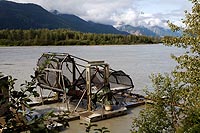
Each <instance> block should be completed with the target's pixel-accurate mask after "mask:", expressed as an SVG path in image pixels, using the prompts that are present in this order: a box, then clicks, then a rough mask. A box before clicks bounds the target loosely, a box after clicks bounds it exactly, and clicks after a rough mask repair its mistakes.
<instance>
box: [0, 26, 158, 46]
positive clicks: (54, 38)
mask: <svg viewBox="0 0 200 133" xmlns="http://www.w3.org/2000/svg"><path fill="white" fill-rule="evenodd" d="M159 41H160V40H159V39H158V38H154V37H146V36H135V35H116V34H92V33H81V32H75V31H70V30H65V29H57V30H48V29H38V30H32V29H30V30H0V46H33V45H38V46H43V45H104V44H106V45H111V44H138V43H149V44H152V43H159Z"/></svg>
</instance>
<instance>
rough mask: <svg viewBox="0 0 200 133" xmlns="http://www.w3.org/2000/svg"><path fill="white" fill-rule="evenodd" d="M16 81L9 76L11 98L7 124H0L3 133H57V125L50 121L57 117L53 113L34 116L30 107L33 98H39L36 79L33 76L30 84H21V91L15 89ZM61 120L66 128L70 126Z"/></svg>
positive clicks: (6, 117) (6, 119)
mask: <svg viewBox="0 0 200 133" xmlns="http://www.w3.org/2000/svg"><path fill="white" fill-rule="evenodd" d="M15 81H16V79H13V78H12V77H11V76H9V80H8V85H9V92H10V96H9V102H8V111H7V112H6V113H5V115H4V119H5V124H2V123H0V126H1V128H3V133H4V132H5V133H7V132H22V131H30V132H57V131H58V130H56V129H55V128H54V127H55V124H54V123H53V121H52V120H51V119H50V118H51V117H54V116H55V115H54V114H53V112H52V111H50V112H47V113H45V114H41V115H40V116H38V115H34V114H33V111H34V110H33V109H32V108H31V107H30V106H29V102H31V101H32V100H31V97H33V96H34V97H38V96H39V94H38V93H37V91H36V90H35V88H36V81H35V78H34V77H33V76H32V80H31V81H30V82H27V81H25V83H24V84H21V88H20V90H19V91H17V90H15V89H14V84H15ZM3 101H4V99H3V100H2V101H1V104H3V103H4V102H3ZM59 120H60V121H59V122H62V123H63V125H64V126H69V125H68V122H67V121H66V120H63V119H62V118H60V119H59ZM66 122H67V123H66ZM47 125H48V126H47Z"/></svg>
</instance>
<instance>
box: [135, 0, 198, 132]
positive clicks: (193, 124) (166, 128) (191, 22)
mask: <svg viewBox="0 0 200 133" xmlns="http://www.w3.org/2000/svg"><path fill="white" fill-rule="evenodd" d="M191 1H192V3H193V7H192V12H191V13H188V12H186V18H185V20H183V23H184V24H185V27H184V28H180V27H178V26H176V25H173V24H172V23H169V26H170V27H171V28H172V29H173V30H174V31H177V30H180V29H181V30H182V31H183V36H181V37H176V38H172V37H166V38H165V39H164V44H165V45H167V46H176V47H179V48H184V49H185V50H186V52H185V53H184V54H183V55H180V56H175V55H173V56H172V58H173V59H174V60H175V61H176V62H177V63H178V65H177V66H176V67H175V69H174V71H172V73H171V75H161V74H158V75H153V76H152V77H151V79H152V82H153V88H154V92H147V96H148V98H149V99H151V100H152V101H153V104H150V105H147V106H146V109H144V110H143V111H141V113H140V116H139V117H138V118H134V120H133V124H132V126H133V127H132V130H131V131H132V132H142V133H143V132H144V133H145V132H148V133H149V132H178V133H179V132H180V133H182V132H186V133H187V132H192V133H193V132H199V131H200V76H199V75H200V28H199V27H200V23H199V21H200V1H199V0H191Z"/></svg>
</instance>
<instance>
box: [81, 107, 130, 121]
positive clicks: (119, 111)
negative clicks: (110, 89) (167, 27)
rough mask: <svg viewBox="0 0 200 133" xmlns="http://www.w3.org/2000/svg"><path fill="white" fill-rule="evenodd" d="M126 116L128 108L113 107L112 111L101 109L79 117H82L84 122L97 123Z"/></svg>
mask: <svg viewBox="0 0 200 133" xmlns="http://www.w3.org/2000/svg"><path fill="white" fill-rule="evenodd" d="M125 114H127V108H126V107H119V106H113V110H111V111H105V110H104V109H101V110H98V111H92V112H91V111H90V112H88V111H86V112H82V113H80V114H79V115H80V120H84V121H86V122H96V121H100V120H105V119H109V118H113V117H117V116H122V115H125Z"/></svg>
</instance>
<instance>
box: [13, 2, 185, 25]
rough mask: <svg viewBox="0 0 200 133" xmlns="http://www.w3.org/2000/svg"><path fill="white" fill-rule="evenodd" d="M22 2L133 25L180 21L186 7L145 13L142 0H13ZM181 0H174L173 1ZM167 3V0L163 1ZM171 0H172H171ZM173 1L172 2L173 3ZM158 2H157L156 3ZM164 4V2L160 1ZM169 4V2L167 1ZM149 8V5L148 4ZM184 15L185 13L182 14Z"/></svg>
mask: <svg viewBox="0 0 200 133" xmlns="http://www.w3.org/2000/svg"><path fill="white" fill-rule="evenodd" d="M12 1H15V2H20V3H35V4H38V5H41V6H42V7H43V8H45V9H47V10H49V11H50V10H58V11H59V12H60V13H67V14H74V15H77V16H79V17H81V18H83V19H85V20H91V21H94V22H98V23H104V24H110V25H118V24H129V25H133V26H138V25H144V26H154V25H159V26H163V27H166V25H167V24H166V21H167V20H169V19H170V18H173V19H174V21H179V20H178V19H177V18H179V17H180V12H183V9H182V8H186V5H185V4H184V5H183V6H181V7H180V8H179V10H176V11H174V10H172V11H169V12H167V13H162V12H161V11H159V10H158V12H157V13H144V12H142V11H140V9H138V8H139V7H138V4H139V2H141V1H142V0H95V1H94V0H56V1H53V0H12ZM174 1H175V2H179V3H180V0H173V2H174ZM145 2H146V1H145ZM163 2H164V3H163V4H166V3H167V1H163ZM169 2H170V1H169ZM173 2H171V4H173ZM155 4H156V3H155ZM160 4H162V2H160ZM167 4H169V3H167ZM146 7H147V8H148V5H146ZM181 15H183V14H181Z"/></svg>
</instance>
